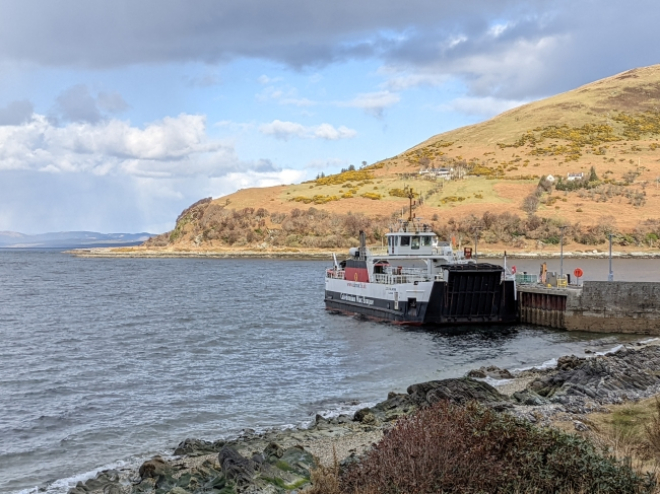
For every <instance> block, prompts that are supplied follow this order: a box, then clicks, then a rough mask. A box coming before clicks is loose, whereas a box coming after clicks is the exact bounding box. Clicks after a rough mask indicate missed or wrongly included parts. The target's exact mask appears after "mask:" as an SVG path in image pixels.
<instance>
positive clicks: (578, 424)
mask: <svg viewBox="0 0 660 494" xmlns="http://www.w3.org/2000/svg"><path fill="white" fill-rule="evenodd" d="M573 426H574V427H575V430H576V431H578V432H585V431H588V430H589V427H587V425H586V424H585V423H584V422H580V421H579V420H574V421H573Z"/></svg>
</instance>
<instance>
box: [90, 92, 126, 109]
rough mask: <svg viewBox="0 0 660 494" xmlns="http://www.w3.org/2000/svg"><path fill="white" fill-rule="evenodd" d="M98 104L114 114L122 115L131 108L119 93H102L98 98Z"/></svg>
mask: <svg viewBox="0 0 660 494" xmlns="http://www.w3.org/2000/svg"><path fill="white" fill-rule="evenodd" d="M97 103H98V106H99V108H101V109H102V110H105V111H107V112H108V113H113V114H114V113H121V112H123V111H126V110H128V109H129V108H130V107H129V105H128V103H126V101H124V98H123V97H122V95H121V94H119V93H117V92H113V93H105V92H100V93H99V95H98V98H97Z"/></svg>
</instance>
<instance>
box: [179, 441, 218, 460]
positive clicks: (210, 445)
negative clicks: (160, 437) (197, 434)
mask: <svg viewBox="0 0 660 494" xmlns="http://www.w3.org/2000/svg"><path fill="white" fill-rule="evenodd" d="M224 445H225V443H224V441H215V442H211V441H204V440H202V439H192V438H188V439H184V440H183V441H181V442H180V443H179V445H178V446H177V447H176V449H175V450H174V454H175V455H178V456H181V455H190V454H194V453H216V452H218V451H220V450H221V449H222V447H223V446H224Z"/></svg>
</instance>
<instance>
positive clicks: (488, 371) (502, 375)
mask: <svg viewBox="0 0 660 494" xmlns="http://www.w3.org/2000/svg"><path fill="white" fill-rule="evenodd" d="M468 377H472V378H477V379H483V378H486V377H492V378H493V379H513V374H511V372H509V371H508V370H507V369H501V368H499V367H497V366H495V365H489V366H488V367H480V368H478V369H473V370H471V371H470V372H468Z"/></svg>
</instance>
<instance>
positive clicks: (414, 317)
mask: <svg viewBox="0 0 660 494" xmlns="http://www.w3.org/2000/svg"><path fill="white" fill-rule="evenodd" d="M448 274H449V276H448V278H447V280H446V281H445V280H443V281H425V282H416V283H402V284H392V285H388V284H383V283H367V282H351V281H347V280H340V279H332V278H326V290H325V304H326V308H327V309H328V310H335V311H339V312H343V313H347V314H359V315H362V316H365V317H367V318H370V319H375V320H382V321H391V322H394V323H399V324H411V325H422V324H431V325H441V326H442V325H456V324H461V325H462V324H494V323H515V322H516V321H517V304H516V301H515V284H514V282H513V281H512V280H502V279H501V271H489V270H484V269H458V270H455V271H454V270H452V272H450V273H448Z"/></svg>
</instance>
